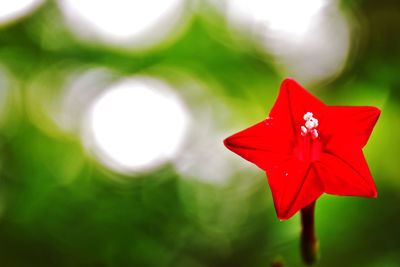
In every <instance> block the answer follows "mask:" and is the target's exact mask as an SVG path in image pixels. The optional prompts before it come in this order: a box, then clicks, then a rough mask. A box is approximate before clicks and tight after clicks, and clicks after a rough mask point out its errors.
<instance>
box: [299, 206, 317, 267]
mask: <svg viewBox="0 0 400 267" xmlns="http://www.w3.org/2000/svg"><path fill="white" fill-rule="evenodd" d="M314 207H315V201H313V202H312V203H311V204H309V205H308V206H306V207H304V208H303V209H301V226H302V229H301V240H300V250H301V256H302V258H303V261H304V263H305V264H308V265H312V264H314V263H316V262H317V258H318V241H317V236H316V235H315V228H314Z"/></svg>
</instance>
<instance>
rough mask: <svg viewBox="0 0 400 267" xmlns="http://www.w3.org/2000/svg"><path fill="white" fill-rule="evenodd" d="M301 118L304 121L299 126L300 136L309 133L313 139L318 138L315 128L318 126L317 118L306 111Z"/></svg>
mask: <svg viewBox="0 0 400 267" xmlns="http://www.w3.org/2000/svg"><path fill="white" fill-rule="evenodd" d="M303 118H304V120H305V121H306V122H305V124H304V126H301V128H300V129H301V133H300V134H301V135H302V136H306V135H307V133H310V134H311V137H312V138H313V139H316V138H318V132H317V129H315V128H317V127H318V120H317V119H316V118H314V117H313V114H312V113H311V112H307V113H306V114H304V116H303Z"/></svg>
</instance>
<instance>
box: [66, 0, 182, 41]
mask: <svg viewBox="0 0 400 267" xmlns="http://www.w3.org/2000/svg"><path fill="white" fill-rule="evenodd" d="M58 3H59V4H60V7H61V10H62V12H63V13H64V15H65V18H66V21H67V23H68V25H69V26H70V27H71V29H72V30H73V31H74V32H75V33H76V34H77V35H78V36H79V37H81V38H84V39H95V40H100V41H103V42H105V43H107V44H111V45H119V46H127V47H139V48H142V47H147V46H150V45H153V44H155V43H157V42H159V41H161V40H162V39H164V38H165V37H166V36H168V35H169V34H171V32H172V31H173V30H175V29H176V28H179V27H178V25H177V24H178V22H180V21H181V19H182V15H183V10H184V8H185V6H186V2H185V0H149V1H137V0H133V1H129V0H113V1H110V0H105V1H95V0H86V1H80V0H59V1H58Z"/></svg>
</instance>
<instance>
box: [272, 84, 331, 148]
mask: <svg viewBox="0 0 400 267" xmlns="http://www.w3.org/2000/svg"><path fill="white" fill-rule="evenodd" d="M325 109H326V105H325V104H324V103H322V102H321V101H320V100H319V99H317V98H316V97H315V96H313V95H311V94H310V93H309V92H307V91H306V90H305V89H304V88H303V87H301V85H299V84H298V83H297V82H296V81H295V80H293V79H286V80H284V81H283V83H282V85H281V89H280V92H279V96H278V99H277V100H276V103H275V105H274V107H273V108H272V110H271V112H270V117H272V118H274V121H275V123H276V124H277V125H279V127H280V128H281V129H282V130H284V131H283V133H282V135H286V138H287V139H290V140H296V139H297V136H298V134H299V133H300V127H301V125H304V119H303V116H304V114H306V113H307V112H312V113H313V114H314V117H315V118H317V119H318V120H321V119H322V117H323V116H324V113H325Z"/></svg>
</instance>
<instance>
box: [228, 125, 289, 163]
mask: <svg viewBox="0 0 400 267" xmlns="http://www.w3.org/2000/svg"><path fill="white" fill-rule="evenodd" d="M224 144H225V146H226V147H227V148H228V149H229V150H231V151H233V152H234V153H236V154H238V155H239V156H241V157H243V158H244V159H246V160H248V161H250V162H252V163H254V164H256V165H257V166H258V167H260V168H261V169H263V170H266V169H267V168H268V166H271V165H273V164H277V163H278V162H281V161H283V160H284V159H285V157H287V155H288V154H289V153H290V150H291V147H292V146H291V144H290V141H289V140H286V139H284V138H282V137H281V136H280V132H279V131H277V128H276V127H275V126H274V122H273V120H268V119H267V120H265V121H262V122H260V123H257V124H256V125H253V126H251V127H250V128H247V129H245V130H243V131H241V132H238V133H236V134H234V135H232V136H230V137H228V138H226V139H225V140H224Z"/></svg>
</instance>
